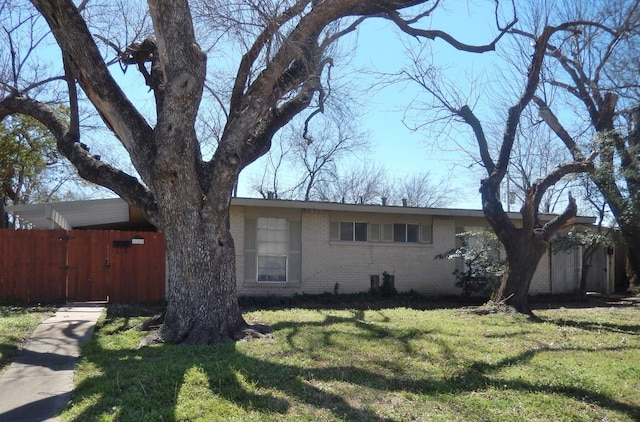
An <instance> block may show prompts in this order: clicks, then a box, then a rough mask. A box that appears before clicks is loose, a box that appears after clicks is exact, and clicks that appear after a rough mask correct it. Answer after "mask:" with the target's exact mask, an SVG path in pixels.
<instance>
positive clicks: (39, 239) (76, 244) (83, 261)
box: [0, 229, 165, 303]
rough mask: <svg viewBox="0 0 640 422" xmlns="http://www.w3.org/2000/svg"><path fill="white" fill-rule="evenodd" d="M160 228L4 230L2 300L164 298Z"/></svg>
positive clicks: (0, 274)
mask: <svg viewBox="0 0 640 422" xmlns="http://www.w3.org/2000/svg"><path fill="white" fill-rule="evenodd" d="M164 293H165V245H164V237H163V236H162V234H161V233H155V232H124V231H97V230H86V231H85V230H69V231H65V230H8V229H5V230H0V301H6V300H13V299H17V300H21V301H24V302H61V301H109V302H114V303H132V302H153V301H158V300H162V299H164Z"/></svg>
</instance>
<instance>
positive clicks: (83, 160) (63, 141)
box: [0, 96, 158, 223]
mask: <svg viewBox="0 0 640 422" xmlns="http://www.w3.org/2000/svg"><path fill="white" fill-rule="evenodd" d="M16 113H19V114H24V115H27V116H31V117H33V118H34V119H36V120H38V121H39V122H40V123H42V124H43V125H44V126H45V127H46V128H47V129H49V131H50V132H51V133H52V134H53V136H54V137H55V138H56V140H57V144H58V150H59V151H60V152H61V153H62V154H63V155H64V156H65V157H67V158H68V159H69V161H71V163H72V164H73V165H74V166H75V167H76V169H77V170H78V173H79V174H80V176H81V177H82V178H84V179H86V180H88V181H90V182H93V183H96V184H99V185H101V186H104V187H106V188H108V189H111V190H112V191H113V192H115V193H116V194H118V195H119V196H120V197H122V198H123V199H124V200H126V201H127V202H128V203H130V204H133V205H135V206H136V207H137V208H139V209H140V210H141V211H143V212H144V213H145V215H146V216H147V217H148V218H149V220H150V221H151V222H152V223H153V222H157V218H158V213H157V204H156V202H155V199H154V197H153V194H152V193H151V192H150V191H149V190H148V189H147V188H146V187H145V186H143V185H142V184H140V183H139V182H138V180H137V179H136V178H135V177H133V176H130V175H128V174H126V173H125V172H123V171H120V170H118V169H116V168H114V167H112V166H110V165H108V164H106V163H103V162H101V161H100V160H98V159H97V158H95V157H93V156H92V155H91V154H90V153H89V151H87V150H86V149H85V148H83V146H82V144H81V143H80V142H78V141H77V139H78V138H77V136H76V134H74V133H73V130H70V129H69V127H68V126H67V124H66V123H65V122H63V121H62V120H61V119H60V118H59V117H58V116H57V115H56V114H55V113H54V112H53V111H51V110H50V109H49V108H48V107H47V106H46V105H44V104H42V103H40V102H38V101H36V100H33V99H30V98H27V97H19V96H9V97H7V98H5V99H3V100H2V101H1V102H0V121H2V120H3V119H4V118H5V117H6V116H8V115H10V114H16Z"/></svg>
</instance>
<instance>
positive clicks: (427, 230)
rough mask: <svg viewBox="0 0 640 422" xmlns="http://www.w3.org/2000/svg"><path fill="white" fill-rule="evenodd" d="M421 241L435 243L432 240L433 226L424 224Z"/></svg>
mask: <svg viewBox="0 0 640 422" xmlns="http://www.w3.org/2000/svg"><path fill="white" fill-rule="evenodd" d="M421 241H422V242H423V243H433V240H432V233H431V226H430V225H429V226H426V225H425V226H422V239H421Z"/></svg>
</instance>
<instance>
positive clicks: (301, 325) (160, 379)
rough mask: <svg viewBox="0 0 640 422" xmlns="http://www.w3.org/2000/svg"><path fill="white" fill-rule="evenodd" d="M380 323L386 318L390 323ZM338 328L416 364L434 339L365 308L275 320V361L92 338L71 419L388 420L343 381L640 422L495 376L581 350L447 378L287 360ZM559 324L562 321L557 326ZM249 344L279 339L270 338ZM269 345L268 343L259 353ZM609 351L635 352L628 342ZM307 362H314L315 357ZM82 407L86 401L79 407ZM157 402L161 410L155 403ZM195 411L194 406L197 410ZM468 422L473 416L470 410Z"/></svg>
mask: <svg viewBox="0 0 640 422" xmlns="http://www.w3.org/2000/svg"><path fill="white" fill-rule="evenodd" d="M122 318H124V320H123V319H122ZM128 318H129V317H124V316H119V317H117V318H115V320H113V325H112V326H108V327H107V326H106V325H104V324H103V326H102V327H98V329H97V330H98V331H99V330H100V329H104V328H105V327H106V329H109V330H111V329H112V327H117V330H119V331H121V330H123V329H125V328H123V327H126V326H127V325H128V324H131V320H129V319H128ZM385 321H387V322H388V318H387V319H386V320H385ZM108 322H109V316H108V317H107V323H108ZM576 323H577V322H576ZM345 324H346V325H349V326H352V327H354V329H355V330H356V332H357V333H358V334H357V335H356V337H358V340H359V341H372V342H374V341H378V340H379V341H383V340H388V341H392V342H399V343H400V344H401V345H402V348H401V349H402V350H403V352H402V353H403V354H404V355H403V356H411V357H415V356H416V355H419V356H420V358H421V359H428V356H427V355H421V353H420V350H416V348H415V345H414V344H413V342H412V341H413V340H414V339H416V338H421V337H423V338H424V337H429V336H430V335H432V334H434V333H436V330H433V329H431V330H428V329H419V328H411V329H408V330H401V331H395V330H393V329H390V328H386V327H381V326H379V325H377V324H371V323H369V322H367V321H366V320H365V315H364V311H362V310H355V311H351V314H350V315H347V316H336V315H326V316H325V317H324V318H323V319H321V320H319V321H311V322H307V321H301V322H300V321H283V322H278V323H275V324H273V325H272V326H271V327H272V328H273V329H274V331H276V332H278V331H280V332H284V331H286V334H285V333H282V334H283V335H282V337H281V338H282V339H284V343H286V344H285V345H284V346H286V347H287V348H283V349H277V348H276V347H274V348H273V350H274V352H273V353H275V354H279V356H276V357H277V358H278V359H270V358H260V357H257V356H251V355H249V354H247V353H245V352H243V350H242V347H240V345H239V344H233V343H228V344H218V345H213V346H177V345H168V344H164V345H152V346H149V347H145V348H143V349H140V350H136V349H135V346H132V347H131V348H129V349H124V350H115V349H111V348H110V347H109V344H108V342H105V343H104V344H103V345H101V344H99V343H98V342H96V341H92V342H90V343H89V344H88V345H86V346H85V358H84V363H83V364H84V365H87V366H89V367H92V368H93V369H91V370H87V371H86V372H87V373H88V374H89V376H88V377H87V378H86V379H84V380H80V382H79V384H78V385H77V387H76V390H75V398H74V403H76V404H77V406H78V408H79V409H81V410H80V412H79V413H77V414H74V416H73V418H74V420H95V419H98V418H103V419H106V420H108V418H105V415H111V416H112V420H120V421H128V420H135V421H145V420H154V421H155V420H163V421H174V420H187V419H201V420H225V419H227V418H235V419H238V415H239V414H240V415H246V416H247V418H254V419H260V420H265V419H267V420H282V419H285V418H293V417H295V415H296V412H297V411H299V410H298V409H299V408H300V407H304V408H307V409H312V410H305V411H303V413H302V415H301V417H302V418H303V419H311V418H313V419H322V418H327V417H328V418H334V419H339V420H358V421H387V420H395V419H392V418H385V417H382V416H380V414H379V413H378V412H376V411H375V410H374V409H371V408H369V407H367V406H366V405H362V404H361V403H360V404H358V403H354V402H353V401H352V400H350V399H349V398H348V397H345V395H343V394H342V393H340V392H339V391H337V390H332V389H331V388H329V387H328V386H334V385H335V384H340V385H348V386H350V388H355V389H369V390H371V391H376V392H380V393H381V394H399V395H406V394H415V395H426V396H432V397H435V396H437V397H442V396H445V397H448V396H452V395H463V394H470V393H476V392H484V391H488V390H489V389H510V390H513V391H517V392H522V393H531V392H534V393H535V392H540V393H545V394H557V395H561V396H564V397H567V398H570V399H573V400H576V401H580V402H585V401H586V402H590V403H593V404H597V405H598V406H600V407H602V408H604V409H609V410H612V411H615V412H620V413H623V414H625V415H627V416H629V417H630V418H631V419H633V420H640V407H638V406H634V405H632V404H629V403H625V402H623V401H621V400H617V399H615V398H612V397H610V396H608V395H606V394H602V393H598V392H597V391H593V390H591V389H589V388H582V387H579V386H562V385H560V386H559V385H549V384H545V383H543V382H540V383H537V382H528V381H524V380H518V379H516V380H514V379H511V378H508V377H506V376H504V375H502V374H501V373H500V371H501V370H503V369H505V368H509V367H512V366H517V365H527V364H528V363H529V362H531V360H532V359H534V357H536V356H537V355H538V354H540V353H555V352H562V351H567V350H573V351H580V350H578V349H568V348H554V349H551V348H547V347H532V348H530V349H528V350H525V351H523V352H521V353H517V354H513V355H510V356H508V357H505V358H503V359H500V360H498V361H496V362H492V363H487V362H486V361H482V360H479V359H476V360H470V361H469V363H468V365H466V366H465V367H464V368H463V369H462V370H457V371H456V372H455V373H452V376H450V377H444V378H443V377H437V376H433V375H430V374H429V373H428V372H424V373H407V372H406V371H404V370H403V367H402V366H401V365H398V366H397V367H393V368H390V370H389V371H386V372H379V371H376V370H373V369H370V368H364V367H361V366H358V365H355V364H349V363H348V362H346V363H345V362H338V361H331V360H326V361H324V362H322V364H321V365H317V366H308V365H305V364H304V363H303V362H301V361H296V360H292V361H291V362H287V359H286V358H287V354H295V353H300V352H305V351H306V349H305V348H301V347H299V346H298V345H297V342H298V339H297V338H296V337H297V336H298V335H302V334H304V332H305V328H306V329H311V328H322V330H320V331H321V335H318V338H319V339H320V340H319V341H320V343H319V344H317V345H314V344H311V345H309V344H307V345H306V347H310V348H313V347H314V346H315V347H325V346H327V345H328V346H331V347H339V344H336V343H335V342H334V340H333V339H332V336H333V335H335V334H337V333H338V332H340V327H341V326H344V325H345ZM563 324H564V325H566V323H564V322H563ZM107 325H108V324H107ZM590 325H593V323H589V324H587V325H586V327H587V328H585V329H590ZM612 325H615V324H612ZM581 328H582V327H581ZM613 328H615V329H620V330H625V329H628V330H635V331H633V332H634V334H635V333H637V328H634V326H631V327H626V328H625V327H620V326H616V327H613ZM439 334H441V333H439ZM457 335H458V334H452V336H457ZM254 341H258V342H275V341H277V340H276V339H268V338H267V339H260V340H254ZM441 343H442V344H441V346H442V353H443V354H445V355H447V354H449V355H451V356H452V359H454V357H453V356H454V355H455V353H454V352H455V350H454V349H453V348H452V347H451V345H449V344H447V343H446V342H443V341H442V342H441ZM271 345H272V344H266V343H265V348H267V347H268V346H271ZM605 349H607V348H606V347H605V346H603V349H602V350H605ZM614 349H615V350H622V349H637V348H635V347H631V346H628V345H627V346H618V347H616V348H614ZM607 350H613V349H611V348H608V349H607ZM584 351H587V352H593V351H594V350H593V349H585V350H584ZM403 356H397V357H395V358H398V359H399V358H401V357H403ZM308 358H309V359H312V358H313V356H309V357H308ZM393 358H394V357H390V359H393ZM381 364H388V362H386V361H385V362H381ZM114 392H115V394H114ZM178 398H180V399H179V400H178ZM83 402H86V403H87V404H86V405H83ZM159 403H162V404H163V405H162V406H158V405H157V404H159ZM194 407H199V409H198V411H197V412H196V413H194V410H193V409H194ZM198 412H199V413H198ZM239 412H240V413H239ZM304 412H312V413H313V414H312V415H309V413H304ZM461 412H464V411H463V410H461ZM468 416H473V417H475V418H477V417H478V415H477V414H475V415H472V414H469V415H468ZM460 417H461V418H463V419H464V417H465V414H464V413H461V414H460Z"/></svg>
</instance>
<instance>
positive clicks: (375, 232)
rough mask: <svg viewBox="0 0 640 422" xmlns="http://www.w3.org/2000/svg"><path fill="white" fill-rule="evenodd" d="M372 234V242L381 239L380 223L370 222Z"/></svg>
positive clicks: (370, 235) (370, 237) (370, 238)
mask: <svg viewBox="0 0 640 422" xmlns="http://www.w3.org/2000/svg"><path fill="white" fill-rule="evenodd" d="M369 227H370V234H369V240H370V241H372V242H379V241H380V224H369Z"/></svg>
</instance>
